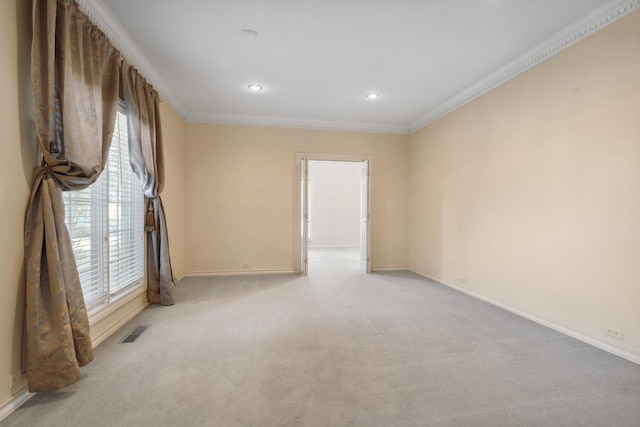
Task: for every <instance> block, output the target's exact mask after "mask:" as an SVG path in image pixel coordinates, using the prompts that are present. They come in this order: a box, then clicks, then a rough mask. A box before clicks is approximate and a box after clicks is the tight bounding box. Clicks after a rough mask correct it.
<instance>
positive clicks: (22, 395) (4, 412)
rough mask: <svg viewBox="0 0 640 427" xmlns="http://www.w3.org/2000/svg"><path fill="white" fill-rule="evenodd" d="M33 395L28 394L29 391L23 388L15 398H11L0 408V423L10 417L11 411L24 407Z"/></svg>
mask: <svg viewBox="0 0 640 427" xmlns="http://www.w3.org/2000/svg"><path fill="white" fill-rule="evenodd" d="M35 395H36V394H35V393H29V390H27V389H26V388H25V389H24V390H22V391H21V392H19V393H18V394H16V395H15V396H12V397H11V399H10V400H9V401H8V402H7V403H5V404H4V405H3V406H2V407H1V408H0V422H1V421H2V420H4V419H5V418H7V417H8V416H9V415H11V414H12V413H13V411H15V410H16V409H18V408H19V407H21V406H22V405H24V404H25V403H26V402H27V400H29V399H31V398H32V397H33V396H35Z"/></svg>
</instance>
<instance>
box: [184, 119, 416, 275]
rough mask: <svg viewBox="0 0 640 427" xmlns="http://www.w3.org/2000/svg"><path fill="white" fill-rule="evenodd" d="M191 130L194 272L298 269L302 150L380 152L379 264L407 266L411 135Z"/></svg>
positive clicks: (189, 216)
mask: <svg viewBox="0 0 640 427" xmlns="http://www.w3.org/2000/svg"><path fill="white" fill-rule="evenodd" d="M186 135H187V137H186V145H187V150H186V164H187V165H188V167H187V168H186V169H185V177H186V179H185V192H186V209H185V221H186V247H187V254H186V258H187V261H186V271H187V274H197V273H224V272H237V271H247V270H249V271H251V270H253V271H268V270H277V271H291V270H295V269H296V268H297V261H296V260H297V254H296V249H295V239H294V228H295V224H296V220H295V213H296V207H295V197H296V194H295V193H296V190H297V189H298V186H299V181H298V178H297V176H296V167H297V164H296V160H295V159H296V153H297V152H307V153H335V154H359V155H371V156H373V157H374V159H373V167H372V176H371V180H372V187H371V189H372V197H371V204H372V211H371V216H372V219H371V228H372V237H371V260H372V266H373V268H392V267H403V266H407V265H408V243H407V215H408V211H407V209H408V200H407V189H408V172H407V163H408V157H407V154H408V148H407V137H406V136H403V135H380V134H369V133H351V132H333V131H319V130H303V129H281V128H261V127H249V126H226V125H209V124H189V123H188V124H187V131H186ZM245 263H246V264H249V265H250V268H249V269H243V268H242V264H245Z"/></svg>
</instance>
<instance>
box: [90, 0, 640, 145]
mask: <svg viewBox="0 0 640 427" xmlns="http://www.w3.org/2000/svg"><path fill="white" fill-rule="evenodd" d="M638 3H639V0H624V1H621V0H613V1H612V0H270V1H266V0H181V1H176V0H135V1H132V0H81V1H80V4H81V6H82V7H83V8H84V10H85V11H87V13H89V14H90V15H91V16H92V18H93V19H94V20H96V21H97V22H98V24H99V25H100V26H102V27H103V30H105V32H107V33H108V34H109V35H110V36H111V37H112V39H113V40H114V42H115V44H116V45H117V46H118V47H119V48H120V49H121V50H122V51H123V53H124V54H125V56H128V57H129V59H130V60H131V61H132V62H134V64H135V65H136V66H137V67H138V68H139V69H140V70H141V71H142V73H143V74H145V75H146V76H147V78H148V79H149V80H150V81H151V83H152V84H153V85H154V86H155V87H156V88H157V89H158V90H159V92H160V93H161V94H162V95H163V97H164V98H165V99H166V100H167V101H168V102H169V103H170V104H171V105H172V106H173V107H174V109H176V111H177V112H178V113H179V114H181V115H182V117H183V118H184V119H185V120H187V121H196V122H212V123H232V124H257V125H267V126H269V125H273V126H285V127H309V128H326V129H341V130H357V131H373V132H390V133H407V132H411V131H414V130H416V129H418V128H420V127H421V126H423V125H424V124H426V123H429V122H430V121H432V120H434V119H435V118H437V117H440V116H442V115H443V114H445V113H447V112H448V111H450V110H452V109H454V108H456V107H457V106H459V105H461V104H463V103H464V102H467V101H469V100H470V99H472V98H473V97H475V96H477V95H479V94H481V93H483V92H485V91H486V90H489V89H490V88H492V87H494V86H496V85H497V84H498V83H500V82H503V81H504V80H505V79H508V78H510V77H512V76H513V75H516V74H517V73H519V72H521V71H523V70H525V69H527V68H528V67H529V66H532V65H535V64H536V63H538V62H539V61H540V60H543V59H545V58H546V57H548V56H549V55H550V54H552V53H555V51H557V50H559V49H561V48H562V47H565V46H567V45H570V44H571V43H573V42H575V41H577V40H579V39H581V38H583V37H584V36H586V35H589V34H590V33H592V32H594V31H596V30H598V29H600V28H601V27H603V26H605V25H607V24H608V23H610V22H613V21H614V20H615V19H617V18H618V17H620V16H622V15H624V14H626V13H628V11H629V10H631V9H634V10H635V9H636V8H637V7H638ZM243 29H251V30H255V31H257V33H258V36H257V37H255V38H252V37H247V36H246V35H243V33H242V31H241V30H243ZM254 82H256V83H260V84H261V85H263V86H264V87H265V90H264V91H262V92H260V93H252V92H250V91H249V90H248V89H247V85H248V84H249V83H254ZM370 91H374V92H378V93H380V94H381V97H380V98H379V99H378V100H376V101H368V100H366V99H365V95H366V94H367V93H368V92H370Z"/></svg>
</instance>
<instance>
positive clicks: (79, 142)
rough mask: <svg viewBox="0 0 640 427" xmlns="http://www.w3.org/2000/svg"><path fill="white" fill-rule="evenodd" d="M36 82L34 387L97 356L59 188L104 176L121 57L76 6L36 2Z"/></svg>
mask: <svg viewBox="0 0 640 427" xmlns="http://www.w3.org/2000/svg"><path fill="white" fill-rule="evenodd" d="M33 8H34V10H33V41H32V50H31V61H32V66H31V82H32V91H33V94H32V95H33V111H34V118H35V127H36V136H37V142H38V148H39V151H40V153H41V155H42V157H43V165H42V166H40V167H38V168H36V169H35V171H34V178H33V183H32V192H31V198H30V201H29V205H28V207H27V213H26V218H25V270H26V298H25V324H24V336H23V340H24V342H23V365H24V366H23V367H24V369H25V371H26V376H27V380H28V384H29V391H31V392H36V391H52V390H57V389H60V388H62V387H65V386H67V385H69V384H72V383H74V382H76V381H77V380H78V379H80V369H79V367H80V366H83V365H85V364H87V363H89V362H90V361H91V360H92V359H93V350H92V345H91V338H90V334H89V322H88V317H87V311H86V308H85V304H84V299H83V296H82V289H81V286H80V280H79V278H78V271H77V267H76V263H75V259H74V256H73V250H72V247H71V241H70V238H69V233H68V231H67V228H66V225H65V223H64V203H63V201H62V190H81V189H83V188H85V187H87V186H89V185H90V184H92V183H93V182H95V180H96V179H98V176H99V175H100V173H101V172H102V170H103V168H104V165H105V162H106V160H107V156H108V152H109V146H110V144H111V138H112V136H113V130H114V125H115V117H116V112H117V108H118V93H119V87H120V53H119V52H118V51H117V50H116V49H115V48H114V47H113V46H112V45H111V43H110V42H109V40H108V39H107V38H106V37H105V36H104V34H103V33H102V32H101V31H100V30H99V29H97V28H96V27H95V26H94V25H92V23H91V22H90V21H89V20H88V18H87V17H86V16H85V15H84V14H82V13H81V12H80V11H79V9H78V6H77V4H76V3H75V2H74V1H73V0H34V3H33Z"/></svg>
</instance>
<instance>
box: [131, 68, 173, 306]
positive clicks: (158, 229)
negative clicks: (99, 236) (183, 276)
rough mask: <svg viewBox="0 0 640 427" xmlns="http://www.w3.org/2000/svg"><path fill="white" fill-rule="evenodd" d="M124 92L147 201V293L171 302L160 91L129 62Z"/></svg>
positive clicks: (133, 163) (152, 300)
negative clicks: (164, 198)
mask: <svg viewBox="0 0 640 427" xmlns="http://www.w3.org/2000/svg"><path fill="white" fill-rule="evenodd" d="M122 92H123V97H124V103H125V110H126V112H127V118H128V123H129V157H130V159H131V167H132V168H133V170H134V172H135V173H136V175H137V176H138V178H140V180H141V181H142V187H143V190H144V195H145V197H146V204H147V216H146V221H145V229H146V231H147V295H148V298H149V302H150V303H152V304H158V303H160V304H162V305H172V304H173V303H174V299H173V286H174V284H175V279H174V277H173V272H172V270H171V258H170V256H169V237H168V235H167V225H166V219H165V214H164V207H163V206H162V199H161V198H160V193H161V192H162V189H163V187H164V153H163V151H162V129H161V126H160V109H159V103H160V99H159V97H158V93H157V92H156V91H155V90H154V89H153V87H152V86H151V85H150V84H149V83H147V81H146V80H145V79H144V77H142V76H141V75H140V73H138V71H137V70H136V69H135V68H133V67H132V66H131V65H130V64H128V63H127V62H126V61H125V62H124V63H123V64H122Z"/></svg>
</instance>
